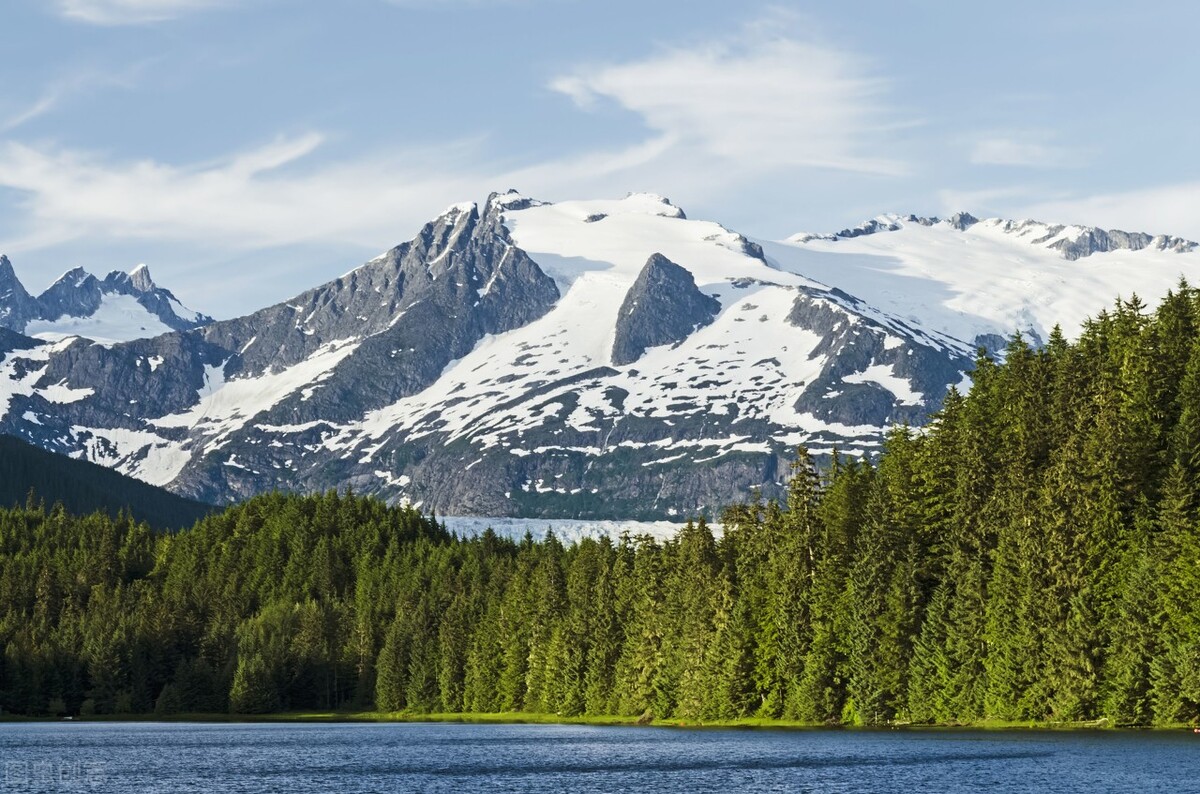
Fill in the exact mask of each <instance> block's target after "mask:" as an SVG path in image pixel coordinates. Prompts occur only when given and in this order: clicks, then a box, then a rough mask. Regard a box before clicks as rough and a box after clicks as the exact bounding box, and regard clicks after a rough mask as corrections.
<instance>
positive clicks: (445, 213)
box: [434, 201, 479, 223]
mask: <svg viewBox="0 0 1200 794" xmlns="http://www.w3.org/2000/svg"><path fill="white" fill-rule="evenodd" d="M478 214H479V205H478V204H476V203H475V202H474V201H460V202H459V203H457V204H451V205H450V206H449V207H446V209H444V210H442V211H441V212H439V213H438V216H437V218H435V219H434V220H435V221H438V220H442V219H446V220H453V221H454V222H456V223H457V222H458V220H459V219H461V218H464V217H471V216H473V215H478Z"/></svg>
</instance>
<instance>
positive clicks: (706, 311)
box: [612, 254, 721, 366]
mask: <svg viewBox="0 0 1200 794" xmlns="http://www.w3.org/2000/svg"><path fill="white" fill-rule="evenodd" d="M720 310H721V304H720V302H719V301H717V300H715V299H714V298H711V297H709V296H708V295H705V294H704V293H703V292H701V291H700V289H699V288H698V287H697V286H696V280H695V279H694V278H692V274H691V273H689V272H688V271H687V270H685V269H684V268H682V267H680V266H679V265H677V264H675V263H674V262H672V261H671V260H670V259H667V258H666V257H665V256H663V255H662V254H654V255H653V256H651V257H650V258H649V259H648V260H647V261H646V265H645V267H643V268H642V272H641V273H640V274H639V275H638V278H637V281H635V282H634V283H633V286H632V287H630V288H629V292H628V293H626V295H625V301H624V302H623V303H622V304H621V310H620V312H619V313H618V315H617V329H616V338H615V340H614V341H613V351H612V360H613V363H614V364H616V365H618V366H622V365H625V364H632V363H633V362H634V361H637V360H638V359H639V358H641V357H642V354H643V353H645V352H646V349H647V348H650V347H657V346H659V345H669V344H674V343H676V342H681V341H683V340H684V339H686V338H687V337H688V336H690V335H691V334H692V333H693V332H694V331H695V330H696V329H697V328H702V327H704V326H706V325H708V324H709V323H711V322H712V320H713V318H714V317H715V316H716V315H717V312H719V311H720Z"/></svg>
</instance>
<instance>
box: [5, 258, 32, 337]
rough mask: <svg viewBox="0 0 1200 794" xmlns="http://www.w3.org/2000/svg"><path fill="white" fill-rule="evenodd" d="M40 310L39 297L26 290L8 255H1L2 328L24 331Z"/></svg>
mask: <svg viewBox="0 0 1200 794" xmlns="http://www.w3.org/2000/svg"><path fill="white" fill-rule="evenodd" d="M40 311H41V310H40V307H39V306H38V302H37V299H36V298H34V297H33V296H32V295H30V294H29V293H28V292H26V291H25V285H23V284H22V283H21V280H20V279H19V278H17V274H16V272H15V271H14V270H13V266H12V263H11V262H9V261H8V257H7V256H3V255H0V328H7V329H9V330H16V331H23V330H25V326H26V325H27V324H28V323H29V321H30V320H32V319H35V318H36V317H38V316H39V314H40Z"/></svg>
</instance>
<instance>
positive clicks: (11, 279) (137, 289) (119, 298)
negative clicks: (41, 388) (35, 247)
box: [0, 256, 212, 344]
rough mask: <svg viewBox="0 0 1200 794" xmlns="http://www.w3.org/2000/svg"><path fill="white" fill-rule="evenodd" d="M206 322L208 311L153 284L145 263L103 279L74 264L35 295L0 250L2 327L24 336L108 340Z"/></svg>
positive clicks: (121, 340)
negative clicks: (192, 306) (194, 308)
mask: <svg viewBox="0 0 1200 794" xmlns="http://www.w3.org/2000/svg"><path fill="white" fill-rule="evenodd" d="M209 322H212V318H211V317H207V316H205V315H203V314H199V313H198V312H194V311H192V310H191V309H188V308H187V307H185V306H184V305H183V304H182V303H180V302H179V301H178V300H177V299H176V298H175V296H174V295H173V294H171V292H170V290H166V289H163V288H162V287H159V286H158V285H157V284H155V283H154V280H153V279H152V278H151V277H150V269H149V268H148V267H146V266H145V265H138V266H137V267H136V268H134V269H133V270H132V271H130V272H129V273H122V272H121V271H119V270H114V271H112V272H111V273H109V274H108V275H107V276H105V277H104V278H103V279H98V278H96V277H95V276H93V275H92V274H91V273H88V272H87V271H85V270H84V269H83V268H75V269H74V270H69V271H67V272H66V273H64V274H63V275H62V276H61V277H60V278H59V279H58V280H57V281H55V282H54V283H53V284H51V285H50V286H49V287H48V288H47V289H46V291H45V292H43V293H42V294H41V295H39V296H37V297H36V298H35V297H33V296H32V295H30V294H29V293H28V292H27V291H26V290H25V287H24V285H22V284H21V281H20V279H18V278H17V274H16V272H15V271H14V270H13V267H12V263H10V262H9V261H8V257H6V256H0V327H3V328H8V329H9V330H12V331H16V332H18V333H23V334H26V335H27V336H31V337H35V338H37V339H45V340H49V341H55V340H59V339H64V338H67V337H72V336H82V337H86V338H88V339H91V340H93V341H96V342H101V343H106V344H111V343H116V342H128V341H131V340H133V339H143V338H148V337H153V336H159V335H161V334H167V333H170V332H172V331H188V330H191V329H193V328H199V327H200V326H202V325H205V324H207V323H209Z"/></svg>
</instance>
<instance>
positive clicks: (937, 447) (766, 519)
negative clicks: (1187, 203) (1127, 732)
mask: <svg viewBox="0 0 1200 794" xmlns="http://www.w3.org/2000/svg"><path fill="white" fill-rule="evenodd" d="M972 379H973V387H972V388H971V390H970V392H969V394H967V395H961V394H959V393H957V392H955V391H952V392H951V393H950V394H949V396H948V397H947V398H946V400H945V403H944V406H943V408H942V410H941V411H940V412H939V413H938V414H937V415H935V417H934V418H933V420H932V422H931V423H930V425H929V426H928V427H926V428H924V429H922V430H921V431H919V432H918V431H913V430H910V429H908V428H904V427H900V428H896V429H894V430H893V431H892V432H891V433H890V434H889V435H888V437H887V440H886V443H885V445H884V449H883V451H882V452H881V454H880V455H878V456H876V457H875V458H874V459H872V460H860V459H856V458H851V457H839V456H836V455H835V456H834V457H833V459H832V461H830V462H829V463H828V464H827V465H824V466H822V467H820V468H818V467H817V466H816V465H815V464H814V461H813V460H812V459H811V458H810V457H809V456H808V455H807V453H805V452H804V451H803V450H801V451H800V453H799V455H798V458H797V460H796V462H795V464H794V465H793V468H792V471H791V476H790V482H789V487H788V491H787V497H786V499H784V500H781V501H764V500H762V499H752V500H750V501H749V502H747V503H745V504H739V505H734V506H732V507H730V508H728V509H727V510H726V511H725V513H724V514H723V516H722V525H723V532H721V533H720V534H719V536H715V535H714V533H713V532H712V531H711V530H710V528H709V527H708V526H707V525H706V524H705V523H704V522H703V521H698V522H695V523H690V524H688V525H687V526H686V527H685V528H683V529H682V530H680V531H679V533H678V534H677V536H675V537H673V538H671V539H669V540H666V541H657V540H654V539H652V538H649V537H629V536H625V537H622V538H620V539H619V540H612V539H608V538H600V539H584V540H581V541H579V542H577V543H574V544H571V545H564V544H563V543H561V542H560V541H559V540H558V539H557V538H556V537H555V536H554V535H553V534H552V533H551V534H548V535H547V536H546V537H545V538H543V539H538V540H535V539H533V538H532V537H529V536H528V535H527V536H526V537H525V538H524V539H523V540H520V541H514V540H508V539H505V538H501V537H498V536H497V535H496V534H494V533H492V532H490V531H488V532H485V533H484V534H482V535H479V536H476V537H467V538H463V537H457V536H455V535H453V534H452V533H449V532H447V531H446V530H445V528H444V527H443V526H441V525H440V524H439V523H438V522H437V520H436V518H434V517H432V516H423V515H421V514H419V513H418V512H416V511H414V510H412V509H409V508H404V507H389V506H386V505H384V504H381V503H379V502H377V501H375V500H372V499H369V498H362V497H359V496H354V495H347V494H337V493H326V494H323V495H318V496H308V497H304V496H295V495H283V494H271V495H266V496H262V497H258V498H255V499H251V500H249V501H247V502H245V503H243V504H240V505H237V506H234V507H231V508H229V509H228V510H226V511H225V512H223V513H220V514H216V515H211V516H208V517H206V518H204V519H202V520H200V521H199V522H198V523H197V524H196V525H195V526H194V527H193V528H191V529H189V530H185V531H182V532H179V533H177V534H173V535H160V534H155V533H153V532H151V531H150V530H149V529H148V528H147V527H146V526H145V525H144V524H139V523H137V522H135V521H133V520H131V519H129V518H128V517H127V516H125V515H121V516H118V517H116V518H111V517H108V516H105V515H102V514H96V515H91V516H86V517H74V516H72V515H69V514H68V513H66V512H65V511H64V510H62V509H61V508H54V509H50V510H46V509H44V508H42V507H40V506H36V505H32V504H30V505H27V506H26V507H25V508H19V509H13V510H8V511H3V512H0V647H2V648H3V656H2V658H0V707H2V708H3V709H4V710H5V711H6V712H14V713H18V714H54V713H72V714H74V713H85V714H87V713H122V712H130V713H148V712H152V711H153V712H157V713H159V714H172V713H183V712H234V713H265V712H275V711H284V710H303V709H359V710H379V711H386V712H397V711H407V712H411V713H436V712H516V711H522V712H539V713H547V714H559V715H563V716H574V715H628V716H631V717H641V718H646V719H649V718H671V719H680V720H691V721H703V720H731V719H736V718H740V717H753V716H757V717H768V718H784V719H791V720H798V721H804V722H812V723H847V724H882V723H893V722H901V721H902V722H913V723H942V724H945V723H968V722H978V721H981V720H1021V721H1025V720H1047V721H1082V720H1097V719H1106V720H1108V721H1110V722H1112V723H1114V724H1135V725H1147V724H1175V723H1181V722H1193V723H1195V722H1197V721H1200V598H1197V595H1198V594H1200V525H1198V515H1197V510H1198V508H1200V500H1198V499H1197V494H1198V482H1200V480H1198V478H1200V292H1198V291H1197V290H1195V289H1192V288H1190V287H1188V286H1187V285H1186V284H1181V285H1180V286H1179V288H1178V289H1177V290H1175V291H1173V292H1172V293H1170V294H1169V295H1168V296H1167V297H1166V298H1165V299H1164V301H1163V302H1162V304H1161V305H1160V306H1159V307H1158V308H1157V309H1156V310H1154V311H1152V312H1151V311H1148V310H1147V308H1146V307H1145V306H1144V305H1142V303H1141V302H1140V301H1138V300H1137V299H1136V298H1133V299H1131V300H1128V301H1120V302H1118V303H1117V305H1116V306H1115V307H1114V308H1113V309H1112V310H1110V311H1106V312H1103V313H1101V314H1100V315H1099V316H1097V317H1096V318H1094V319H1093V320H1091V321H1089V322H1088V323H1087V324H1086V326H1085V327H1084V329H1083V330H1082V332H1081V335H1080V337H1079V339H1078V341H1075V342H1069V341H1068V340H1066V339H1065V338H1064V336H1063V335H1062V334H1061V333H1060V332H1058V331H1057V330H1056V331H1055V332H1054V333H1053V334H1052V335H1051V337H1050V339H1049V340H1048V341H1047V343H1046V344H1045V345H1043V346H1041V347H1038V348H1035V347H1032V346H1030V345H1029V344H1027V343H1026V342H1025V341H1023V340H1022V339H1021V338H1019V337H1017V338H1014V339H1013V340H1012V341H1011V343H1010V344H1009V345H1008V347H1007V349H1006V351H1005V352H1004V355H1003V357H1002V360H1001V361H994V360H992V359H990V358H988V357H987V356H985V355H982V354H981V355H980V357H979V359H978V361H977V363H976V369H975V370H974V372H973V373H972Z"/></svg>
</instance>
